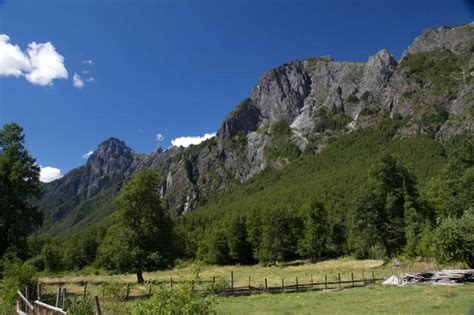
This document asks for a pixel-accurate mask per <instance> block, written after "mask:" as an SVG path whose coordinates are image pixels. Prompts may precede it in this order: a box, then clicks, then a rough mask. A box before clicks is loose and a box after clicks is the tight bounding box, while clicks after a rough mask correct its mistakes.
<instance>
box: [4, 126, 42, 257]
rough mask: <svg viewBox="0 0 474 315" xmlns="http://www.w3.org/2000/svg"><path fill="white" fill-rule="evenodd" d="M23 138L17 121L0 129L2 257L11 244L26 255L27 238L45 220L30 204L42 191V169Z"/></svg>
mask: <svg viewBox="0 0 474 315" xmlns="http://www.w3.org/2000/svg"><path fill="white" fill-rule="evenodd" d="M24 140H25V137H24V135H23V129H22V128H21V127H20V126H19V125H17V124H15V123H11V124H6V125H4V126H3V128H2V129H0V257H2V256H3V255H4V253H5V251H6V249H7V248H9V247H15V248H16V249H17V251H18V253H19V255H20V256H22V257H24V256H26V251H27V246H26V237H27V236H28V235H29V234H30V233H32V232H34V231H35V230H36V229H37V228H38V227H40V226H41V224H42V222H43V216H42V213H41V212H40V211H39V210H38V208H37V207H35V206H32V205H31V200H33V199H34V198H37V197H39V195H40V192H41V185H40V182H39V172H40V169H39V167H38V165H37V164H36V161H35V159H34V158H33V157H31V156H30V155H29V153H28V151H27V150H26V148H25V147H24Z"/></svg>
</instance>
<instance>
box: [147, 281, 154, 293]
mask: <svg viewBox="0 0 474 315" xmlns="http://www.w3.org/2000/svg"><path fill="white" fill-rule="evenodd" d="M152 285H153V283H150V287H149V288H148V296H151V287H152Z"/></svg>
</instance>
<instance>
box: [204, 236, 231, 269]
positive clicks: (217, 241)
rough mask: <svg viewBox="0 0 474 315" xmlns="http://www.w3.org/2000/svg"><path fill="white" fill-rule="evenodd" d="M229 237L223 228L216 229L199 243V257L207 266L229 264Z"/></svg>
mask: <svg viewBox="0 0 474 315" xmlns="http://www.w3.org/2000/svg"><path fill="white" fill-rule="evenodd" d="M228 252H229V247H228V243H227V235H226V233H225V231H224V230H223V229H221V228H214V229H213V230H211V231H208V232H207V235H206V236H205V237H204V239H203V240H202V241H201V242H200V243H199V247H198V252H197V257H198V259H200V260H202V261H204V262H205V263H207V264H212V265H225V264H227V263H229V255H228Z"/></svg>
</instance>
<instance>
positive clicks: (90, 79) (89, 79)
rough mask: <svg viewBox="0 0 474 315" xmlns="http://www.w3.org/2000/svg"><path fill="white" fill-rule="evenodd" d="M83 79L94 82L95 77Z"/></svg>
mask: <svg viewBox="0 0 474 315" xmlns="http://www.w3.org/2000/svg"><path fill="white" fill-rule="evenodd" d="M85 81H86V82H94V81H95V79H94V78H93V77H88V78H87V79H86V80H85Z"/></svg>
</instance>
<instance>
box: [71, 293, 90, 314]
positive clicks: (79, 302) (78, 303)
mask: <svg viewBox="0 0 474 315" xmlns="http://www.w3.org/2000/svg"><path fill="white" fill-rule="evenodd" d="M66 310H67V312H68V314H71V315H94V314H95V311H94V304H93V303H92V301H91V300H87V299H86V300H84V299H83V298H82V297H80V298H77V299H75V300H72V301H71V302H70V304H69V305H68V306H67V308H66Z"/></svg>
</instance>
